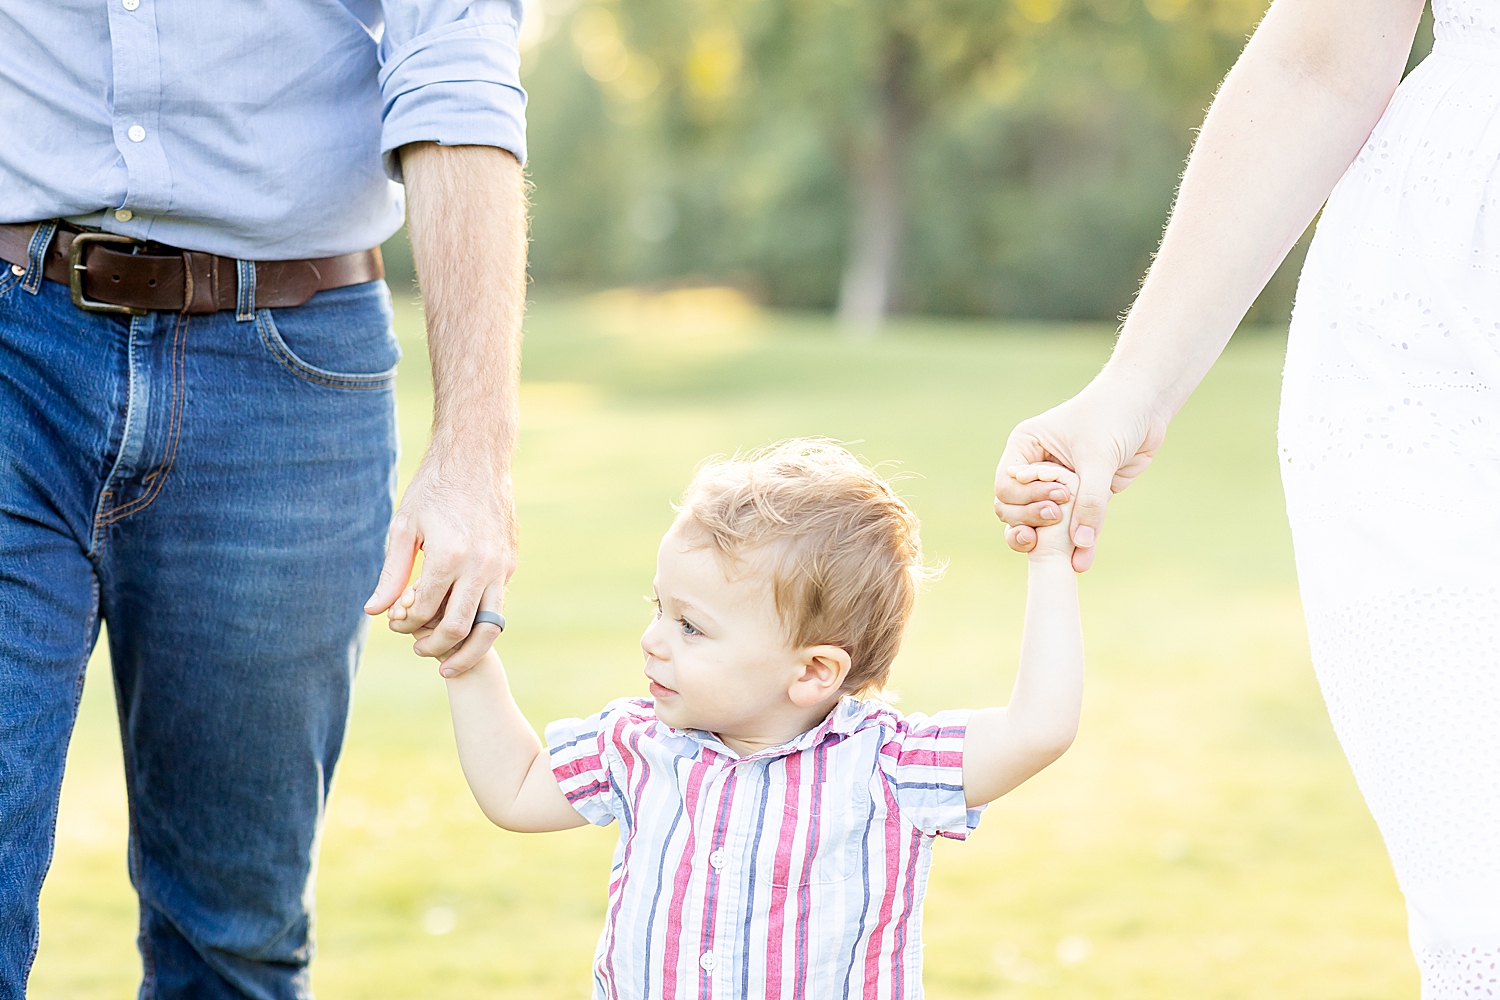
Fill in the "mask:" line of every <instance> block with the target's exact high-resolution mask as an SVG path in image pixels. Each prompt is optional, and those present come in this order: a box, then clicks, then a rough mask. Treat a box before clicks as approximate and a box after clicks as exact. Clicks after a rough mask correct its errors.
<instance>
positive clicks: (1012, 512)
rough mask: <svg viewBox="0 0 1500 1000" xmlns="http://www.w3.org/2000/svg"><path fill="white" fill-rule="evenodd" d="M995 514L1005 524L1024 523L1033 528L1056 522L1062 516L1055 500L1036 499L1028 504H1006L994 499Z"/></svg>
mask: <svg viewBox="0 0 1500 1000" xmlns="http://www.w3.org/2000/svg"><path fill="white" fill-rule="evenodd" d="M995 516H996V517H998V518H1000V520H1002V521H1004V522H1005V523H1006V524H1008V525H1011V526H1015V525H1021V524H1026V525H1030V526H1031V527H1033V528H1045V527H1047V526H1048V525H1049V524H1056V523H1057V522H1058V519H1059V518H1060V517H1061V516H1062V514H1061V512H1060V510H1059V506H1058V502H1057V501H1055V500H1038V501H1036V502H1035V503H1029V504H1006V503H1001V502H1000V501H998V500H997V501H995Z"/></svg>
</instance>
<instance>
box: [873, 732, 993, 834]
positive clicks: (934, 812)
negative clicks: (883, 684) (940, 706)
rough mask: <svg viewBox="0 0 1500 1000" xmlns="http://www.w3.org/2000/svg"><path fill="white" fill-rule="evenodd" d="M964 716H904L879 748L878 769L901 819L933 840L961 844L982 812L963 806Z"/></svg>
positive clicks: (980, 809)
mask: <svg viewBox="0 0 1500 1000" xmlns="http://www.w3.org/2000/svg"><path fill="white" fill-rule="evenodd" d="M970 714H971V713H970V711H969V710H968V709H954V710H951V711H946V712H939V713H937V714H936V715H934V716H932V717H931V718H928V717H927V716H924V715H908V716H904V717H902V718H901V719H900V721H899V722H898V723H897V725H896V727H895V730H894V732H891V733H889V735H888V737H887V739H886V743H885V746H884V747H882V748H881V751H880V756H881V767H882V770H883V771H884V772H885V775H886V779H887V780H888V781H890V783H891V785H892V788H893V790H894V793H895V797H896V808H897V809H899V810H900V811H901V815H902V817H903V818H904V819H905V820H906V821H907V822H908V823H910V824H911V825H912V826H915V827H916V828H917V829H918V830H921V831H922V832H923V833H925V834H927V835H929V836H934V837H950V838H952V839H953V840H964V839H967V838H968V836H969V834H970V833H971V832H973V830H974V828H975V827H977V826H978V825H979V814H980V813H981V812H983V811H984V806H980V807H979V808H977V809H970V808H969V807H968V806H967V804H965V802H964V774H963V768H964V735H965V734H966V733H967V732H968V722H969V715H970Z"/></svg>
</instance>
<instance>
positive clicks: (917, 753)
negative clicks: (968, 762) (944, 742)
mask: <svg viewBox="0 0 1500 1000" xmlns="http://www.w3.org/2000/svg"><path fill="white" fill-rule="evenodd" d="M896 763H897V764H899V765H901V766H902V767H909V766H913V765H915V766H918V767H963V766H964V752H963V751H962V750H903V751H902V752H901V753H899V754H897V755H896Z"/></svg>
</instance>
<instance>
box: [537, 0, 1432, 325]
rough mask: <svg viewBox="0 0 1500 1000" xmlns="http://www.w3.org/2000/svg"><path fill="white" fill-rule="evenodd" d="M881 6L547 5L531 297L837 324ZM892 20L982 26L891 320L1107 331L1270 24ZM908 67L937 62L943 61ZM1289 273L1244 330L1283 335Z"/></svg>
mask: <svg viewBox="0 0 1500 1000" xmlns="http://www.w3.org/2000/svg"><path fill="white" fill-rule="evenodd" d="M890 6H892V4H890V3H888V2H887V0H589V2H583V3H579V2H578V0H537V2H536V5H535V6H534V7H533V8H532V11H531V12H529V13H528V18H529V19H531V24H530V25H529V26H528V44H529V47H528V49H527V53H526V57H525V62H524V81H525V83H526V86H527V87H528V89H529V91H530V93H531V105H530V137H531V138H530V143H531V164H530V171H531V176H532V178H533V180H534V181H535V184H536V190H535V195H534V203H535V224H534V231H533V238H534V240H533V244H532V273H533V276H534V278H535V280H536V281H537V282H539V283H541V284H558V283H567V284H574V285H586V286H606V285H615V284H622V283H653V282H657V283H659V282H674V281H706V282H729V283H733V284H736V285H738V286H740V287H742V288H744V289H746V290H747V291H749V292H751V293H752V294H753V295H755V296H756V297H758V298H759V299H761V300H762V301H764V302H766V303H768V304H772V305H779V306H791V307H799V308H817V309H824V308H828V307H830V306H832V305H833V304H834V301H835V299H836V297H837V293H838V283H839V275H840V270H841V267H842V265H843V263H844V259H845V253H846V244H847V241H848V236H849V228H850V209H851V204H850V200H851V192H850V190H849V184H848V181H847V178H846V174H847V170H846V169H843V167H846V166H847V159H848V157H849V156H850V155H851V154H850V145H851V138H850V137H851V136H852V135H853V134H854V133H855V132H856V131H857V130H858V128H859V126H860V121H861V118H862V116H867V113H868V107H867V105H868V103H869V102H868V100H867V99H866V98H867V96H868V95H867V93H866V92H867V91H868V89H869V77H870V74H871V72H872V69H871V67H870V66H868V65H866V63H868V61H869V59H868V50H869V48H870V44H869V42H868V40H867V39H866V38H865V37H864V36H865V35H866V34H868V24H869V23H870V22H873V21H877V20H879V19H881V18H887V19H888V18H889V17H891V16H892V15H891V14H890V11H889V10H888V9H887V8H888V7H890ZM903 7H912V8H913V9H914V10H915V12H916V14H915V16H917V17H920V18H922V19H924V20H923V24H924V25H937V26H938V27H940V28H943V29H945V30H946V31H948V32H949V33H950V34H951V33H958V34H962V33H963V32H965V31H967V30H970V25H968V24H967V23H966V21H965V19H966V18H967V19H975V22H976V23H975V24H974V25H973V26H972V30H974V31H980V30H981V29H982V30H983V31H985V32H987V34H985V36H984V37H985V38H986V39H989V38H993V39H994V49H993V52H990V53H982V54H983V55H984V56H985V58H984V59H983V63H982V65H981V66H980V67H979V69H978V70H977V71H976V72H975V73H974V74H973V75H972V79H971V80H969V81H968V82H967V83H965V84H964V85H963V86H961V87H960V88H958V89H957V90H954V91H952V92H945V93H943V94H940V95H938V96H936V97H933V98H932V101H933V104H934V108H933V111H932V113H931V115H930V116H928V118H927V120H926V121H925V122H924V123H923V124H922V125H921V126H920V127H919V129H918V131H917V136H916V139H915V141H914V143H913V144H912V147H911V149H910V157H911V159H910V167H909V176H908V181H907V185H906V187H907V192H906V204H905V209H906V213H907V216H908V219H909V230H908V235H907V240H906V247H905V252H904V255H903V258H902V267H901V277H900V280H899V282H898V288H897V292H896V302H897V307H898V309H900V310H902V311H907V312H920V313H932V314H957V315H988V316H1005V317H1049V318H1062V319H1078V318H1088V319H1112V318H1114V317H1115V316H1117V315H1118V314H1119V313H1120V312H1121V310H1123V309H1124V308H1125V307H1126V306H1127V305H1128V304H1129V302H1130V299H1131V296H1132V294H1133V293H1134V290H1135V288H1136V286H1137V284H1138V282H1139V280H1140V277H1141V275H1142V273H1143V271H1144V269H1145V267H1146V265H1147V263H1148V262H1149V259H1150V255H1151V253H1152V251H1153V250H1154V249H1155V246H1156V243H1157V240H1158V238H1159V236H1160V231H1161V226H1162V224H1163V221H1164V219H1165V217H1166V214H1167V210H1168V207H1169V205H1170V202H1171V198H1172V193H1173V189H1174V187H1175V184H1176V181H1177V178H1178V176H1179V174H1180V171H1181V168H1182V164H1183V162H1184V160H1185V157H1186V155H1187V152H1188V150H1189V147H1190V144H1191V140H1192V135H1193V129H1194V128H1195V127H1196V126H1197V125H1198V124H1199V122H1200V121H1201V119H1202V115H1203V112H1204V109H1205V108H1206V107H1207V106H1208V104H1209V102H1210V100H1211V98H1212V95H1213V91H1214V89H1215V88H1216V86H1217V85H1218V82H1219V80H1220V79H1221V78H1222V76H1223V74H1224V73H1225V72H1226V70H1227V69H1228V67H1229V66H1230V64H1231V63H1232V62H1233V60H1234V58H1235V56H1236V55H1237V54H1238V52H1239V51H1240V49H1241V48H1242V46H1243V44H1244V41H1245V39H1246V37H1247V35H1248V33H1249V32H1250V31H1251V29H1252V28H1253V26H1254V24H1255V23H1256V21H1257V20H1258V19H1259V17H1260V15H1261V13H1262V12H1263V9H1264V2H1263V0H1144V2H1143V0H995V2H994V3H990V4H985V5H983V7H982V8H981V7H980V6H979V5H966V4H964V3H963V0H925V2H922V3H915V4H914V5H912V4H907V5H903ZM971 8H972V9H971ZM981 9H982V10H983V11H985V13H981ZM980 21H982V23H979V22H980ZM933 30H934V31H936V30H937V29H936V28H934V29H933ZM1424 34H1428V35H1429V36H1430V29H1429V31H1427V32H1424ZM922 44H923V45H924V46H925V47H926V48H925V50H924V59H925V60H926V62H927V63H929V64H931V63H938V62H941V60H942V59H943V58H944V53H945V52H946V51H948V50H949V49H954V48H955V46H954V45H950V44H948V42H946V41H945V40H944V37H942V36H939V37H937V38H936V40H930V41H924V42H923V43H922ZM1428 46H1430V40H1427V39H1424V40H1422V41H1419V43H1418V50H1419V52H1420V51H1425V49H1426V47H1428ZM929 68H930V67H929ZM933 72H936V71H933ZM591 73H592V74H593V75H591ZM615 74H618V75H615ZM595 77H602V78H604V79H603V81H601V80H600V79H596V78H595ZM936 87H937V85H933V87H932V88H929V89H934V88H936ZM1301 257H1302V248H1301V247H1299V248H1298V250H1296V251H1294V252H1293V254H1292V256H1291V258H1289V261H1288V264H1287V265H1286V266H1285V267H1283V269H1282V272H1281V273H1280V274H1279V275H1278V276H1277V278H1276V279H1274V280H1273V281H1272V283H1271V286H1270V287H1269V288H1268V289H1267V292H1266V293H1265V295H1263V296H1262V301H1261V302H1260V303H1259V304H1258V306H1257V309H1256V310H1255V311H1254V312H1253V313H1252V315H1251V320H1252V321H1276V320H1280V319H1284V318H1285V316H1286V314H1287V312H1288V310H1289V307H1290V303H1291V298H1292V293H1293V290H1294V287H1295V276H1296V271H1297V269H1298V267H1299V266H1300V261H1301Z"/></svg>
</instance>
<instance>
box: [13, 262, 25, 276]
mask: <svg viewBox="0 0 1500 1000" xmlns="http://www.w3.org/2000/svg"><path fill="white" fill-rule="evenodd" d="M10 273H11V274H14V275H15V276H16V277H18V278H19V277H22V276H23V275H25V274H26V268H24V267H22V266H21V265H20V264H12V265H11V266H10Z"/></svg>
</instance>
